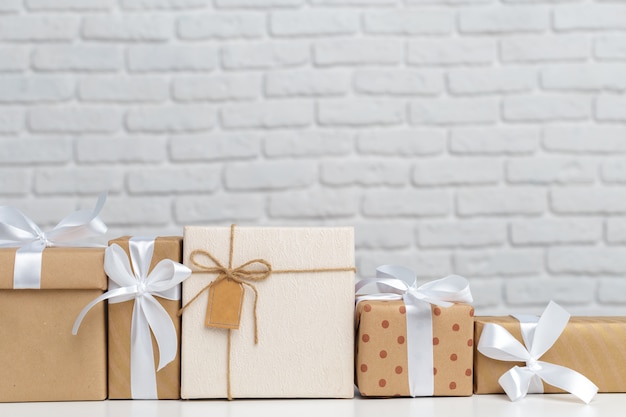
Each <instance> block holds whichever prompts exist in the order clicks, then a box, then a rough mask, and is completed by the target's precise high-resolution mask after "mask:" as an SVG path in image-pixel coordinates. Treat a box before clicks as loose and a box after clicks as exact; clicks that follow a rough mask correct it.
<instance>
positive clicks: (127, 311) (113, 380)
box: [73, 236, 191, 400]
mask: <svg viewBox="0 0 626 417" xmlns="http://www.w3.org/2000/svg"><path fill="white" fill-rule="evenodd" d="M181 256H182V238H181V237H153V236H151V237H128V236H126V237H121V238H118V239H114V240H111V241H110V242H109V247H108V248H107V249H106V252H105V256H104V268H105V272H106V273H107V275H108V278H109V291H107V292H106V293H105V294H103V295H102V296H100V297H98V298H96V299H94V300H92V301H91V302H90V303H89V304H88V305H87V306H85V308H84V309H83V310H82V311H81V314H80V316H79V317H78V319H77V321H76V324H75V326H74V330H73V331H74V333H77V332H78V328H79V327H80V325H81V321H82V320H83V319H84V317H86V316H87V315H88V314H89V310H90V309H91V308H93V307H94V306H95V305H97V304H99V303H100V302H102V301H105V300H108V324H109V326H108V332H109V349H108V354H109V363H108V366H109V398H110V399H162V400H163V399H178V398H180V350H179V347H180V317H179V315H178V311H179V309H180V294H181V288H180V283H181V282H182V281H183V280H184V279H185V278H187V277H189V275H190V274H191V271H190V270H189V268H187V267H185V266H184V265H182V264H180V263H179V262H180V260H181Z"/></svg>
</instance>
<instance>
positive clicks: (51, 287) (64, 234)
mask: <svg viewBox="0 0 626 417" xmlns="http://www.w3.org/2000/svg"><path fill="white" fill-rule="evenodd" d="M105 199H106V194H104V193H103V194H101V195H100V196H99V198H98V202H97V204H96V206H95V208H94V209H87V210H79V211H76V212H74V213H71V214H69V215H68V216H66V217H65V218H64V219H63V220H61V221H60V222H59V223H58V224H57V225H56V226H55V227H54V228H53V229H52V230H50V231H45V232H44V231H43V230H42V229H41V228H40V227H39V226H37V225H36V224H35V222H34V221H32V220H31V219H29V218H28V217H26V215H24V214H23V213H22V212H20V211H19V210H17V209H16V208H14V207H0V318H1V319H0V369H2V378H0V401H68V400H102V399H104V398H106V396H107V389H106V388H107V365H106V364H107V360H106V355H107V350H106V321H105V319H106V315H105V310H104V307H100V308H97V309H95V310H96V311H94V312H93V314H91V315H90V317H89V318H88V320H86V322H85V323H84V326H83V332H82V334H81V335H80V336H79V337H74V336H72V333H71V330H72V323H73V322H74V319H75V317H76V315H77V314H78V312H79V311H80V309H81V308H82V307H83V306H84V305H85V304H86V303H88V302H89V300H91V299H93V298H94V297H97V296H98V295H100V294H102V293H103V292H104V290H106V287H107V281H106V275H105V273H104V267H103V261H104V245H93V244H83V243H80V242H78V241H80V240H82V239H86V238H88V237H92V236H96V235H99V234H102V233H104V232H106V230H107V228H106V226H105V224H104V223H103V221H102V220H101V219H100V217H99V213H100V211H101V210H102V207H103V205H104V202H105Z"/></svg>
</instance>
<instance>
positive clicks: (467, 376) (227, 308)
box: [0, 197, 626, 402]
mask: <svg viewBox="0 0 626 417" xmlns="http://www.w3.org/2000/svg"><path fill="white" fill-rule="evenodd" d="M103 204H104V197H101V198H100V199H99V201H98V204H97V206H96V208H95V209H94V210H92V211H91V210H83V211H78V212H75V213H72V214H70V215H69V216H68V217H66V218H65V219H63V220H62V221H61V222H60V223H59V224H58V225H57V226H56V227H55V228H54V229H53V230H52V231H50V232H46V233H44V232H43V231H41V230H40V229H39V228H38V227H37V226H36V224H35V223H34V222H32V221H31V220H30V219H28V218H27V217H26V216H25V215H23V214H22V213H21V212H19V211H17V210H16V209H13V208H10V207H0V248H2V249H0V369H2V378H0V401H1V402H19V401H68V400H104V399H106V398H110V399H179V398H183V399H193V398H198V399H199V398H228V399H232V398H351V397H353V395H354V386H355V384H356V386H357V388H358V389H359V391H360V394H361V395H362V396H364V397H396V396H411V397H419V396H468V395H472V394H473V393H476V394H487V393H502V392H505V393H506V394H508V396H509V397H510V398H511V399H512V400H517V399H519V398H522V397H524V396H525V395H526V394H527V393H541V392H546V393H551V392H570V393H572V394H574V395H576V396H578V397H579V398H580V399H581V400H583V401H584V402H589V401H591V399H592V398H593V396H594V395H595V394H596V392H598V391H599V392H624V391H626V389H625V388H626V376H624V375H626V373H625V372H624V369H625V368H626V350H625V349H623V346H625V345H626V318H621V317H580V318H572V319H570V317H569V314H568V313H567V312H566V311H565V310H563V309H562V308H561V307H560V306H558V305H556V304H554V303H550V304H549V305H548V307H547V308H546V310H545V312H544V313H543V315H542V316H541V317H535V316H527V315H524V316H513V317H474V309H473V308H472V306H471V303H472V296H471V293H470V289H469V284H468V281H467V280H466V279H465V278H463V277H460V276H456V275H451V276H448V277H445V278H442V279H440V280H436V281H433V282H429V283H426V284H424V285H422V286H418V285H417V283H416V277H415V274H414V273H413V272H412V271H410V270H408V269H406V268H403V267H399V266H388V265H387V266H382V267H380V268H379V269H378V271H377V278H374V279H362V280H360V281H358V282H356V287H355V272H356V270H355V267H354V238H353V231H352V229H351V228H279V227H257V228H249V227H238V226H231V227H200V226H193V227H186V228H185V229H184V233H183V237H122V238H119V239H115V240H112V241H110V242H109V245H108V246H107V247H97V246H92V247H83V246H74V245H76V241H77V240H81V239H84V238H88V237H91V236H93V235H96V234H101V233H104V232H105V231H106V226H105V225H104V223H102V221H101V220H100V218H99V215H98V213H99V211H100V210H101V208H102V205H103ZM355 288H356V299H355ZM355 301H356V302H355Z"/></svg>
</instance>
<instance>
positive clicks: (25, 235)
mask: <svg viewBox="0 0 626 417" xmlns="http://www.w3.org/2000/svg"><path fill="white" fill-rule="evenodd" d="M105 201H106V193H101V194H100V195H99V196H98V201H97V203H96V206H95V207H94V208H93V209H92V210H78V211H75V212H74V213H71V214H69V215H68V216H66V217H65V218H63V219H62V220H61V221H60V222H59V223H58V224H57V225H56V226H55V227H54V228H53V229H52V230H50V231H49V232H44V231H42V230H41V229H40V228H39V226H37V225H36V224H35V222H33V221H32V220H31V219H29V218H28V217H27V216H26V215H25V214H24V213H22V212H21V211H19V210H18V209H16V208H15V207H7V206H2V207H0V247H3V248H7V247H19V249H18V250H17V252H16V254H15V265H14V268H13V288H16V289H18V288H41V260H42V255H43V250H44V249H45V248H46V247H51V246H69V244H70V243H71V242H75V241H79V240H82V239H86V238H89V237H93V236H97V235H101V234H104V233H106V231H107V226H106V225H105V224H104V222H103V221H102V220H101V219H100V217H99V214H100V211H102V208H103V207H104V203H105Z"/></svg>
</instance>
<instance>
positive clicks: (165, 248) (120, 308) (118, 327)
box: [81, 236, 182, 400]
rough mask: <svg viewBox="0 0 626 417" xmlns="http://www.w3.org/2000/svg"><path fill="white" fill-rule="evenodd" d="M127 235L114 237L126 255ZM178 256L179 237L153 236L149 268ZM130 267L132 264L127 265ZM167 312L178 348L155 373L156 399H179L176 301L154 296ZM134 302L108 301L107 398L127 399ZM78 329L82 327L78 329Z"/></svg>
mask: <svg viewBox="0 0 626 417" xmlns="http://www.w3.org/2000/svg"><path fill="white" fill-rule="evenodd" d="M128 239H129V237H128V236H125V237H121V238H119V239H114V240H111V241H110V242H109V245H112V244H114V243H116V244H118V245H120V246H121V247H122V248H123V249H124V251H125V252H126V254H128ZM181 256H182V238H181V237H174V236H172V237H157V238H156V240H155V245H154V253H153V255H152V262H151V263H150V271H152V268H154V267H155V266H156V264H158V263H159V262H160V261H162V260H163V259H171V260H173V261H175V262H180V261H181ZM131 267H132V265H131ZM155 298H156V299H157V300H158V302H159V304H161V306H163V308H164V309H165V311H167V313H168V314H169V316H170V318H171V319H172V322H173V323H174V327H175V328H176V334H177V335H178V346H179V350H178V352H177V354H176V359H174V361H172V362H170V363H169V364H168V365H167V366H166V367H164V368H163V369H161V370H160V371H158V372H157V374H156V375H157V393H158V396H159V399H160V400H175V399H178V398H180V317H178V310H179V309H180V300H167V299H164V298H161V297H155ZM134 304H135V302H134V301H127V302H124V303H109V304H108V309H109V398H111V399H130V398H132V396H131V391H130V328H131V323H132V316H133V306H134ZM81 331H82V330H81ZM152 348H153V352H154V361H155V369H157V366H158V363H159V356H158V355H159V349H158V346H157V344H156V341H155V339H154V337H152Z"/></svg>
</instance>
